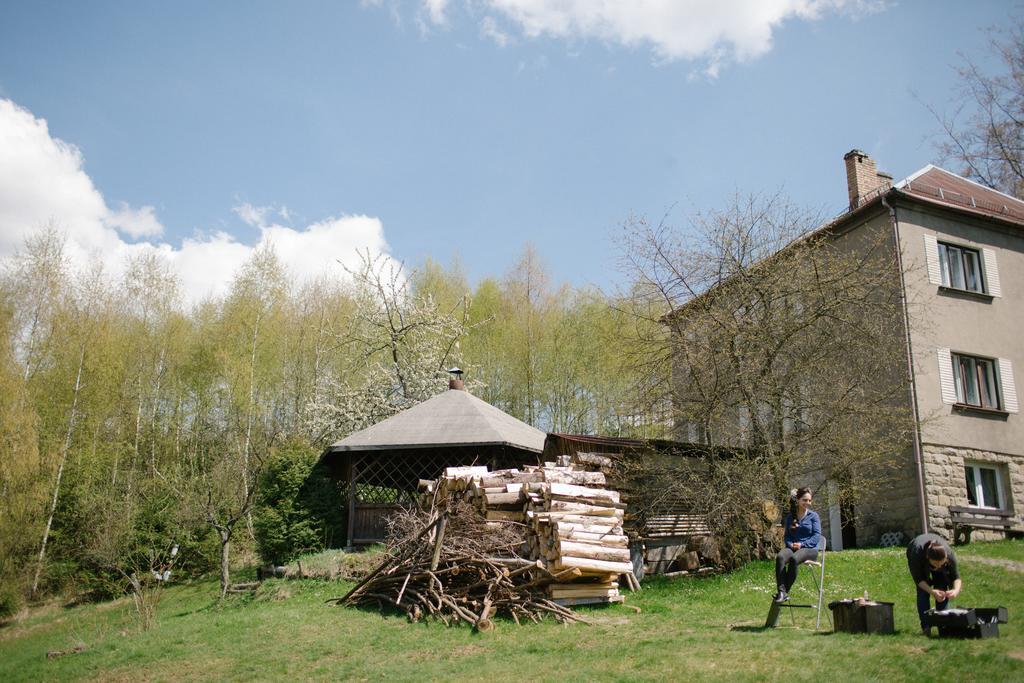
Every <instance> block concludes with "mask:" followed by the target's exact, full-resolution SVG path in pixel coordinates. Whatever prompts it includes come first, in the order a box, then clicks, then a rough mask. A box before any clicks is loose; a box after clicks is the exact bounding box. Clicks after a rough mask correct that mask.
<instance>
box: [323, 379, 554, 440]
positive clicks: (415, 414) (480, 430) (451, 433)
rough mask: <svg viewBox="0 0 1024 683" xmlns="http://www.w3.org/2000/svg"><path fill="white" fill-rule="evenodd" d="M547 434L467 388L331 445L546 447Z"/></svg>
mask: <svg viewBox="0 0 1024 683" xmlns="http://www.w3.org/2000/svg"><path fill="white" fill-rule="evenodd" d="M545 436H546V434H545V433H544V432H542V431H541V430H539V429H537V428H535V427H531V426H530V425H528V424H526V423H525V422H522V421H521V420H517V419H516V418H514V417H512V416H511V415H509V414H508V413H504V412H502V411H501V410H498V409H497V408H495V407H494V406H492V405H491V404H490V403H487V402H486V401H482V400H480V399H479V398H477V397H476V396H473V395H472V394H470V393H469V392H468V391H464V390H462V389H449V390H448V391H445V392H443V393H440V394H438V395H437V396H433V397H431V398H429V399H427V400H426V401H423V402H422V403H418V404H416V405H414V406H413V407H412V408H408V409H407V410H403V411H402V412H400V413H398V414H397V415H392V416H391V417H389V418H388V419H386V420H383V421H381V422H378V423H377V424H375V425H373V426H372V427H367V428H366V429H363V430H360V431H358V432H355V433H354V434H350V435H349V436H347V437H345V438H344V439H342V440H341V441H339V442H337V443H335V444H332V445H331V446H330V447H329V448H328V449H327V450H328V451H379V450H401V449H407V448H438V447H455V446H511V447H513V448H520V449H523V450H527V451H532V452H534V453H541V452H543V450H544V438H545Z"/></svg>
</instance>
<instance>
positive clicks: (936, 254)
mask: <svg viewBox="0 0 1024 683" xmlns="http://www.w3.org/2000/svg"><path fill="white" fill-rule="evenodd" d="M924 246H925V256H926V257H927V264H928V281H929V282H931V283H932V284H934V285H941V286H942V287H945V288H947V289H955V290H960V291H962V292H972V293H974V294H984V295H987V296H992V297H999V296H1002V287H1001V286H1000V283H999V268H998V267H997V265H996V260H997V259H996V250H995V249H991V248H988V247H969V246H966V245H963V244H955V243H953V242H940V241H939V240H938V238H937V237H936V236H935V235H925V236H924Z"/></svg>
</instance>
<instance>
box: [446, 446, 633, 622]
mask: <svg viewBox="0 0 1024 683" xmlns="http://www.w3.org/2000/svg"><path fill="white" fill-rule="evenodd" d="M604 484H605V475H604V474H603V473H601V472H588V471H583V470H578V469H575V468H574V467H572V466H571V465H568V464H565V465H556V464H555V463H546V464H545V465H544V466H543V467H526V468H524V469H523V471H519V470H497V471H495V472H488V471H487V468H486V467H480V468H473V467H469V468H449V469H448V470H446V471H445V476H444V477H442V478H441V479H440V480H439V481H438V483H437V491H438V492H440V493H441V495H442V496H445V495H450V494H451V493H456V494H458V493H459V492H464V493H463V494H462V495H463V499H464V500H466V501H468V502H470V503H471V504H472V505H473V506H474V507H475V508H476V509H477V510H479V511H480V513H481V514H482V515H483V516H484V517H485V518H486V519H487V520H490V521H509V522H523V523H525V524H526V527H527V533H526V539H525V547H524V548H523V554H524V555H525V556H526V557H527V558H529V559H534V560H540V561H541V562H542V563H544V566H545V567H546V568H549V569H552V570H555V571H559V570H565V569H579V575H574V576H572V578H571V580H570V581H564V582H559V583H551V584H548V586H547V592H548V595H549V597H551V598H552V599H555V600H559V601H560V602H562V603H563V604H582V603H593V602H619V601H621V599H622V598H621V596H620V594H619V590H618V589H619V578H620V576H621V577H624V580H625V581H626V582H627V583H628V584H629V587H630V588H639V584H638V583H637V582H636V580H635V578H634V577H633V573H632V571H633V566H632V564H631V563H630V558H629V547H628V546H629V539H628V538H627V537H626V535H625V534H624V533H623V531H622V519H623V515H624V510H625V505H624V504H623V503H622V502H621V501H620V499H619V494H618V492H617V491H611V490H608V489H605V488H603V486H604ZM427 488H428V489H429V488H430V487H429V486H428V487H427Z"/></svg>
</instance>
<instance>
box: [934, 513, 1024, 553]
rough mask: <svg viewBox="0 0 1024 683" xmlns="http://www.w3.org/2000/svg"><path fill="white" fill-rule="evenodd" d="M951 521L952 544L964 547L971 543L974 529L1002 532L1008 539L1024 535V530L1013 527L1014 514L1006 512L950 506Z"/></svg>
mask: <svg viewBox="0 0 1024 683" xmlns="http://www.w3.org/2000/svg"><path fill="white" fill-rule="evenodd" d="M949 513H950V517H951V518H952V521H953V543H954V544H955V545H966V544H968V543H970V542H971V533H973V532H974V530H975V529H986V530H990V531H1002V532H1004V533H1006V535H1007V536H1008V537H1014V536H1020V535H1024V529H1020V528H1017V527H1016V526H1015V520H1014V514H1013V513H1012V512H1010V511H1008V510H989V509H985V508H970V507H961V506H957V505H953V506H950V508H949Z"/></svg>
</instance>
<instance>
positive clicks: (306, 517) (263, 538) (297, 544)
mask: <svg viewBox="0 0 1024 683" xmlns="http://www.w3.org/2000/svg"><path fill="white" fill-rule="evenodd" d="M318 457H319V453H318V451H317V450H315V449H314V448H313V447H311V446H309V445H308V444H305V443H302V442H290V443H288V444H285V445H284V446H283V447H281V448H279V449H276V450H275V451H274V453H273V454H272V455H271V457H270V460H269V462H268V463H267V464H266V466H265V468H264V470H263V473H262V475H261V478H260V487H259V494H258V500H257V504H256V510H255V514H254V515H253V531H254V532H255V536H256V549H257V552H258V553H259V555H260V559H261V560H262V561H263V562H266V563H269V564H284V563H286V562H288V561H289V560H292V559H294V558H295V557H297V556H299V555H301V554H302V553H309V552H316V551H319V550H323V549H324V548H326V547H330V546H332V545H334V544H336V543H340V542H341V541H342V540H343V539H344V504H343V499H342V496H341V493H340V490H339V488H338V485H337V483H336V482H334V481H333V480H331V479H330V478H328V476H327V473H326V470H325V469H324V468H322V467H318V466H317V459H318Z"/></svg>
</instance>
